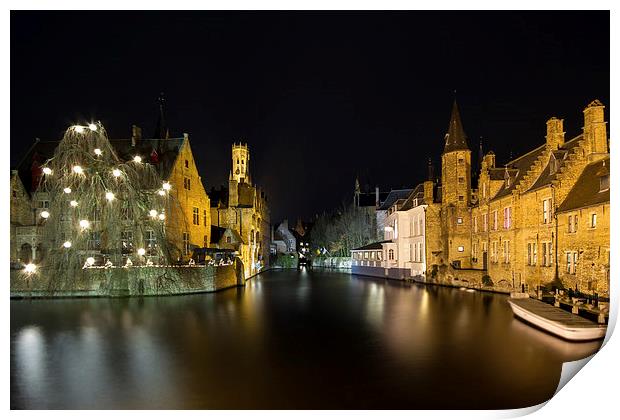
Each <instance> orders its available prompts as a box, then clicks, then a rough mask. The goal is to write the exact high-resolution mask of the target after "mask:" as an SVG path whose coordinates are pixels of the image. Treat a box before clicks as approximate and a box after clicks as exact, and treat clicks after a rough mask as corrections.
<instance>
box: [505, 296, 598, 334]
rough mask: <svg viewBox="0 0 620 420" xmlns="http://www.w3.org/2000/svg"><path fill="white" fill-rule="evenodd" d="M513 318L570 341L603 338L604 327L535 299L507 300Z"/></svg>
mask: <svg viewBox="0 0 620 420" xmlns="http://www.w3.org/2000/svg"><path fill="white" fill-rule="evenodd" d="M508 303H509V304H510V307H511V308H512V312H513V313H514V314H515V316H517V317H519V318H521V319H523V320H524V321H527V322H529V323H530V324H532V325H535V326H536V327H538V328H540V329H542V330H545V331H547V332H549V333H551V334H554V335H557V336H558V337H562V338H563V339H565V340H570V341H586V340H598V339H601V338H603V337H605V333H606V332H607V326H606V325H599V324H596V323H594V322H592V321H589V320H587V319H585V318H582V317H580V316H577V315H574V314H571V313H569V312H566V311H564V310H562V309H560V308H556V307H555V306H551V305H549V304H546V303H543V302H541V301H539V300H536V299H529V298H528V299H508Z"/></svg>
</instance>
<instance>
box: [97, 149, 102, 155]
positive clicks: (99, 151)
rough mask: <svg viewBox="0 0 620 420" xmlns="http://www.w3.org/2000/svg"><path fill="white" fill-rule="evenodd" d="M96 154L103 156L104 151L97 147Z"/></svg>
mask: <svg viewBox="0 0 620 420" xmlns="http://www.w3.org/2000/svg"><path fill="white" fill-rule="evenodd" d="M95 154H96V155H97V156H101V155H102V154H103V152H102V151H101V149H95Z"/></svg>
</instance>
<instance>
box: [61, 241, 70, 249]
mask: <svg viewBox="0 0 620 420" xmlns="http://www.w3.org/2000/svg"><path fill="white" fill-rule="evenodd" d="M62 246H64V247H65V248H71V241H67V242H65V243H64V244H62Z"/></svg>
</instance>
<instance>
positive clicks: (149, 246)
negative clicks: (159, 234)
mask: <svg viewBox="0 0 620 420" xmlns="http://www.w3.org/2000/svg"><path fill="white" fill-rule="evenodd" d="M144 244H145V245H146V255H149V256H152V255H155V248H157V238H156V237H155V232H154V231H153V230H151V229H148V230H147V231H146V232H145V235H144Z"/></svg>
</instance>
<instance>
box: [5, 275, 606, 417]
mask: <svg viewBox="0 0 620 420" xmlns="http://www.w3.org/2000/svg"><path fill="white" fill-rule="evenodd" d="M600 345H601V342H600V341H599V342H593V343H582V344H571V343H567V342H565V341H562V340H560V339H556V338H554V337H551V336H548V335H547V334H545V333H543V332H540V331H538V330H535V329H533V328H532V327H530V326H528V325H525V324H523V323H522V322H520V321H518V320H516V319H514V318H513V316H512V312H511V311H510V308H509V306H508V304H507V302H506V297H505V296H501V295H492V294H482V293H468V292H465V291H460V290H458V289H448V288H440V287H424V286H419V285H405V284H403V283H400V282H396V281H383V280H378V279H372V278H367V277H357V276H351V275H349V274H345V273H337V272H321V271H314V272H313V271H301V272H298V271H289V272H283V271H279V272H278V271H273V272H268V273H266V274H263V275H261V276H258V277H257V278H255V279H253V280H251V281H250V282H248V283H247V286H246V288H245V289H239V290H237V289H230V290H226V291H223V292H219V293H215V294H203V295H193V296H180V297H166V298H144V299H93V300H88V299H79V300H47V301H45V300H35V301H11V406H12V408H117V409H121V408H171V409H174V408H219V409H233V408H238V409H241V408H256V409H262V408H274V409H275V408H292V409H301V408H308V409H313V408H343V409H344V408H347V409H371V408H384V409H390V408H403V409H415V408H516V407H524V406H529V405H533V404H538V403H540V402H542V401H544V400H547V399H549V398H550V397H551V396H552V395H553V392H554V390H555V388H556V386H557V383H558V381H559V377H560V371H561V365H562V362H564V361H570V360H575V359H579V358H583V357H585V356H587V355H590V354H592V353H593V352H595V351H596V350H598V348H599V347H600Z"/></svg>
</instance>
